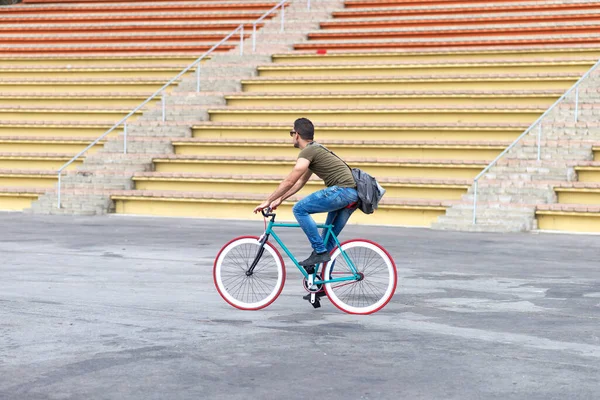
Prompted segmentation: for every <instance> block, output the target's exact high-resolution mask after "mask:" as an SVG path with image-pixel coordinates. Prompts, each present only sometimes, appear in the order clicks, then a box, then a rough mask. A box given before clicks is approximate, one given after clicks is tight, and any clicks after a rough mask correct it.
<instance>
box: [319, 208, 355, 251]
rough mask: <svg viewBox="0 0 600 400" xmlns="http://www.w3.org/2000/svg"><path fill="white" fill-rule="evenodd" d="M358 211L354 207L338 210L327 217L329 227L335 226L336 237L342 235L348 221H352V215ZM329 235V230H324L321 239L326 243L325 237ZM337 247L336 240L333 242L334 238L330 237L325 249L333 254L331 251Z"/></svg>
mask: <svg viewBox="0 0 600 400" xmlns="http://www.w3.org/2000/svg"><path fill="white" fill-rule="evenodd" d="M354 211H356V207H352V208H346V207H345V208H342V209H341V210H336V211H331V212H330V213H329V214H328V215H327V222H326V223H327V225H333V229H332V230H333V233H334V234H335V236H336V237H337V236H339V235H340V233H341V232H342V229H344V227H345V226H346V223H348V220H349V219H350V216H351V215H352V213H353V212H354ZM326 235H327V230H326V229H324V230H323V233H322V234H321V237H322V238H323V241H325V236H326ZM336 246H337V244H336V243H335V240H333V236H331V235H329V239H328V240H327V243H326V245H325V247H326V248H327V252H329V253H330V252H331V250H333V249H334V248H335V247H336Z"/></svg>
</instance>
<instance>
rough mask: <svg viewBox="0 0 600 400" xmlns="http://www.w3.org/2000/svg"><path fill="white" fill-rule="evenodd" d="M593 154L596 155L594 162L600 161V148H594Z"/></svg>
mask: <svg viewBox="0 0 600 400" xmlns="http://www.w3.org/2000/svg"><path fill="white" fill-rule="evenodd" d="M592 152H593V153H594V161H600V146H594V147H592Z"/></svg>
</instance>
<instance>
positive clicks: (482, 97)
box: [225, 90, 563, 108]
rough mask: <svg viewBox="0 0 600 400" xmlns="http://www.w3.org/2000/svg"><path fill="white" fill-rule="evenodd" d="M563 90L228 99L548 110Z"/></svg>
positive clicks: (244, 103) (257, 103) (239, 100)
mask: <svg viewBox="0 0 600 400" xmlns="http://www.w3.org/2000/svg"><path fill="white" fill-rule="evenodd" d="M562 93H563V91H562V90H555V91H550V90H548V91H537V92H535V91H532V92H506V91H497V92H476V91H471V92H469V91H464V92H454V93H450V92H420V93H415V92H404V93H402V92H396V93H385V92H378V93H351V92H350V93H338V94H323V93H314V94H291V93H290V94H281V93H280V94H258V93H256V94H253V93H249V94H233V95H227V96H225V99H226V100H227V105H229V106H232V107H276V106H278V107H298V106H300V107H308V106H312V107H341V106H343V107H351V108H358V107H362V106H367V107H373V106H380V107H387V106H448V107H457V106H466V107H473V106H476V105H479V106H504V107H511V106H531V105H536V106H542V105H543V106H547V107H549V106H550V105H552V104H553V103H554V102H555V101H556V100H557V99H558V98H559V97H560V96H561V95H562Z"/></svg>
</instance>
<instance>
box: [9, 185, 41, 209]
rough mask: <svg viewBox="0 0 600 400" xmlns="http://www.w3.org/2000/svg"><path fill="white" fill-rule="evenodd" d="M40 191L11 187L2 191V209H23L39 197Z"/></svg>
mask: <svg viewBox="0 0 600 400" xmlns="http://www.w3.org/2000/svg"><path fill="white" fill-rule="evenodd" d="M40 195H41V193H40V192H37V191H35V190H33V191H32V190H31V189H27V188H23V189H22V190H17V189H14V190H12V191H11V189H10V188H7V189H4V190H2V191H0V210H2V211H23V210H24V209H26V208H29V207H30V206H31V203H32V202H33V201H35V200H37V199H38V197H39V196H40Z"/></svg>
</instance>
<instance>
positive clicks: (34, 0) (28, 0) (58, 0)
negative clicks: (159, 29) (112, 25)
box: [23, 0, 215, 4]
mask: <svg viewBox="0 0 600 400" xmlns="http://www.w3.org/2000/svg"><path fill="white" fill-rule="evenodd" d="M123 1H124V0H23V4H64V3H123ZM185 1H188V2H194V3H200V2H203V1H204V2H206V3H209V2H213V3H214V2H215V0H171V3H174V2H177V3H179V2H185ZM147 2H148V0H127V3H147Z"/></svg>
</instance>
